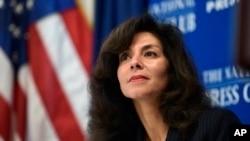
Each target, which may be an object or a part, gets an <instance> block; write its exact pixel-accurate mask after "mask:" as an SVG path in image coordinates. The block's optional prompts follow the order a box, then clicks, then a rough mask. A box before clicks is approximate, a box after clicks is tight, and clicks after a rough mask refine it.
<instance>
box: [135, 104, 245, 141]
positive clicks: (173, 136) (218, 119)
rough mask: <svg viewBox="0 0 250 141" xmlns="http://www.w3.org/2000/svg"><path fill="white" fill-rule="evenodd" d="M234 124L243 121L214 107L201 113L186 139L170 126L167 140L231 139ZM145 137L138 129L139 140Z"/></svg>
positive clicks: (226, 140)
mask: <svg viewBox="0 0 250 141" xmlns="http://www.w3.org/2000/svg"><path fill="white" fill-rule="evenodd" d="M234 124H241V122H240V120H239V119H238V118H237V116H236V115H235V114H234V113H233V112H231V111H229V110H226V109H219V108H213V109H209V110H205V111H204V112H202V113H201V115H200V117H199V121H198V123H197V124H196V125H194V126H193V127H191V128H190V129H189V130H188V133H187V136H186V139H183V138H181V135H180V133H179V132H178V131H177V130H176V129H174V128H171V127H170V128H169V131H168V135H167V139H166V141H229V140H230V138H229V137H230V126H231V125H234ZM144 137H145V134H143V131H138V138H137V141H143V140H144V139H143V138H144Z"/></svg>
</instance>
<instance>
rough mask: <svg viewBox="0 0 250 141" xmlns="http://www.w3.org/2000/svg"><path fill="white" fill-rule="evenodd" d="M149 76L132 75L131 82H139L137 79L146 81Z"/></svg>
mask: <svg viewBox="0 0 250 141" xmlns="http://www.w3.org/2000/svg"><path fill="white" fill-rule="evenodd" d="M147 79H148V78H147V77H146V76H143V75H134V76H132V77H130V79H129V82H137V81H144V80H147Z"/></svg>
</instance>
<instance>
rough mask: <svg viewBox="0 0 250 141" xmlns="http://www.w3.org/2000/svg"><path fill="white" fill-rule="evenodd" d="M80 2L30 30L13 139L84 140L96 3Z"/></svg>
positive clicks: (16, 91) (15, 98) (16, 90)
mask: <svg viewBox="0 0 250 141" xmlns="http://www.w3.org/2000/svg"><path fill="white" fill-rule="evenodd" d="M88 2H89V3H93V1H92V2H91V1H88ZM77 3H78V5H79V4H83V3H82V1H79V0H77ZM90 5H92V6H93V4H90ZM79 7H81V8H83V9H77V8H72V9H69V10H66V11H64V12H63V13H53V14H50V15H48V16H46V17H44V18H42V19H41V20H39V21H37V22H36V23H34V24H33V25H31V26H30V28H29V30H28V35H29V36H28V64H25V65H23V66H22V67H21V69H20V70H19V73H18V83H17V84H16V85H15V97H14V101H15V103H18V104H16V105H15V106H14V107H15V114H16V116H15V117H16V118H15V121H16V123H15V124H16V128H17V129H16V130H17V132H16V133H15V136H14V140H15V141H24V140H25V141H59V140H60V141H68V140H72V141H73V140H74V141H75V140H77V141H83V140H86V137H87V132H86V128H87V127H86V126H87V122H88V115H87V112H88V108H89V95H88V91H87V85H88V74H89V73H90V69H91V65H92V62H91V60H92V44H93V40H92V38H93V37H92V34H93V33H92V27H91V24H92V21H90V19H91V18H89V17H88V15H87V14H86V13H89V12H93V9H92V11H84V6H79ZM81 10H82V11H81ZM88 10H89V9H88ZM91 15H93V14H91ZM22 113H26V114H22ZM0 141H1V140H0Z"/></svg>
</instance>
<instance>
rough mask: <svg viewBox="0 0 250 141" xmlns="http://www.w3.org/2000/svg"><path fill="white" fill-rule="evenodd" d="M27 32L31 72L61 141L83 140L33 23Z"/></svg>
mask: <svg viewBox="0 0 250 141" xmlns="http://www.w3.org/2000/svg"><path fill="white" fill-rule="evenodd" d="M45 30H46V29H45ZM29 33H30V38H29V40H28V56H29V60H30V67H31V72H32V75H33V77H34V81H35V83H36V86H37V88H38V92H39V94H40V97H41V99H42V101H43V104H44V106H45V109H46V111H47V112H48V115H49V117H50V119H51V122H52V124H53V126H54V128H55V131H56V132H57V135H58V137H59V138H60V140H61V141H83V140H84V135H83V133H82V132H81V130H80V127H79V125H78V123H77V121H76V118H75V117H74V114H73V112H72V109H71V107H70V105H69V102H68V100H67V98H66V97H65V94H64V92H63V89H62V87H61V85H60V83H59V81H58V78H57V75H56V74H55V70H54V69H53V67H52V64H51V62H50V60H49V57H48V55H47V54H46V51H45V48H44V45H43V43H42V41H41V39H40V38H39V34H38V31H37V30H36V28H35V26H34V25H33V26H31V27H30V29H29Z"/></svg>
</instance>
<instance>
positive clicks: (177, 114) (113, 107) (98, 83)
mask: <svg viewBox="0 0 250 141" xmlns="http://www.w3.org/2000/svg"><path fill="white" fill-rule="evenodd" d="M139 32H150V33H152V34H153V35H154V36H155V37H156V38H158V39H159V41H160V42H161V44H162V47H163V52H164V55H165V57H166V58H167V59H168V61H169V71H168V76H169V83H168V86H166V87H167V90H166V91H165V92H164V93H163V94H162V98H161V104H160V109H159V110H160V112H161V113H162V116H163V118H164V121H165V122H166V123H167V124H168V125H169V126H170V127H172V128H176V129H177V130H179V131H180V132H185V131H186V130H188V128H189V127H190V126H192V125H193V124H194V123H196V121H197V120H198V116H199V114H200V113H201V111H202V110H203V109H204V108H207V107H209V100H208V98H207V96H206V94H205V89H204V87H203V85H202V84H201V83H200V80H199V77H198V73H197V70H196V68H195V65H194V63H193V61H192V59H191V57H190V53H189V52H188V51H187V50H186V48H185V45H184V41H183V35H182V33H181V31H180V30H179V29H178V28H176V27H175V26H173V25H171V24H161V23H158V22H156V21H155V20H154V18H153V17H151V16H150V15H148V14H145V15H142V16H139V17H134V18H131V19H129V20H127V21H126V22H124V23H123V24H121V25H120V26H118V27H117V28H115V29H114V30H113V31H112V32H111V33H110V35H109V37H108V38H107V39H106V41H105V42H104V43H103V45H102V47H101V51H100V54H99V56H98V59H97V62H96V65H95V67H94V69H93V71H92V74H91V78H90V85H89V86H90V94H91V106H90V111H89V114H90V121H89V127H88V132H89V139H90V140H91V141H117V140H119V141H120V140H130V141H131V140H136V136H137V135H136V134H137V129H138V126H142V123H141V122H140V120H139V117H138V115H137V113H136V111H135V108H134V105H133V103H132V100H131V99H129V98H126V97H125V96H124V95H123V94H122V92H121V89H120V85H119V81H118V78H117V68H118V65H119V58H118V55H119V53H122V52H123V51H125V50H127V49H128V48H129V46H130V44H131V42H132V40H133V38H134V35H135V34H136V33H139Z"/></svg>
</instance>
